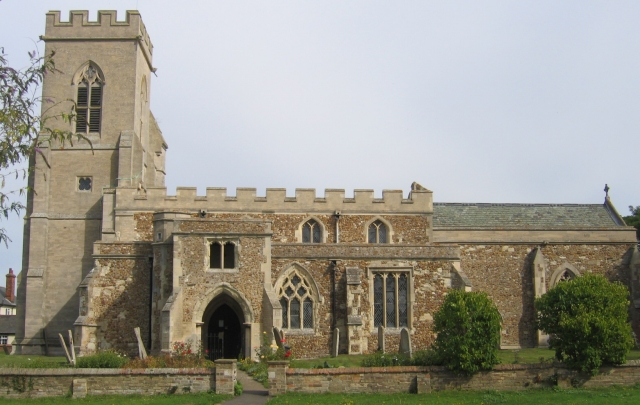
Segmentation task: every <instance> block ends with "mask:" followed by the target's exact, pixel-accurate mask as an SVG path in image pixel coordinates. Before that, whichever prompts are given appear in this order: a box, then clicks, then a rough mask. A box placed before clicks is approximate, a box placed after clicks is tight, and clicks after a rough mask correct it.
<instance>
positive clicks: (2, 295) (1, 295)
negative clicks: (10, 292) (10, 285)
mask: <svg viewBox="0 0 640 405" xmlns="http://www.w3.org/2000/svg"><path fill="white" fill-rule="evenodd" d="M0 306H3V307H15V306H16V304H15V303H13V302H11V301H9V300H8V299H7V288H6V287H0Z"/></svg>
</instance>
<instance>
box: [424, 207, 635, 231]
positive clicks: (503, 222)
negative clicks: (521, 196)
mask: <svg viewBox="0 0 640 405" xmlns="http://www.w3.org/2000/svg"><path fill="white" fill-rule="evenodd" d="M611 207H612V206H611ZM611 207H609V206H607V204H482V203H433V227H434V228H450V227H452V228H456V227H459V228H563V229H566V228H612V227H617V226H621V225H623V224H621V223H620V220H618V219H617V217H618V215H617V213H615V212H612V210H611ZM613 210H615V209H613Z"/></svg>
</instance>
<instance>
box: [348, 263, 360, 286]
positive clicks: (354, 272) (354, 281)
mask: <svg viewBox="0 0 640 405" xmlns="http://www.w3.org/2000/svg"><path fill="white" fill-rule="evenodd" d="M347 285H360V269H359V268H357V267H347Z"/></svg>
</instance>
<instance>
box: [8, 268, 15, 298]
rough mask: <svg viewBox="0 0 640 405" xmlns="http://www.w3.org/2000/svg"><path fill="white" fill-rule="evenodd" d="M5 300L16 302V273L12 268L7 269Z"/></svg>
mask: <svg viewBox="0 0 640 405" xmlns="http://www.w3.org/2000/svg"><path fill="white" fill-rule="evenodd" d="M6 298H7V300H9V301H11V302H13V303H14V304H15V302H16V275H15V274H13V269H9V274H7V296H6Z"/></svg>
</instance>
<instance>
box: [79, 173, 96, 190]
mask: <svg viewBox="0 0 640 405" xmlns="http://www.w3.org/2000/svg"><path fill="white" fill-rule="evenodd" d="M92 188H93V178H92V177H87V176H83V177H78V191H91V189H92Z"/></svg>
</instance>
